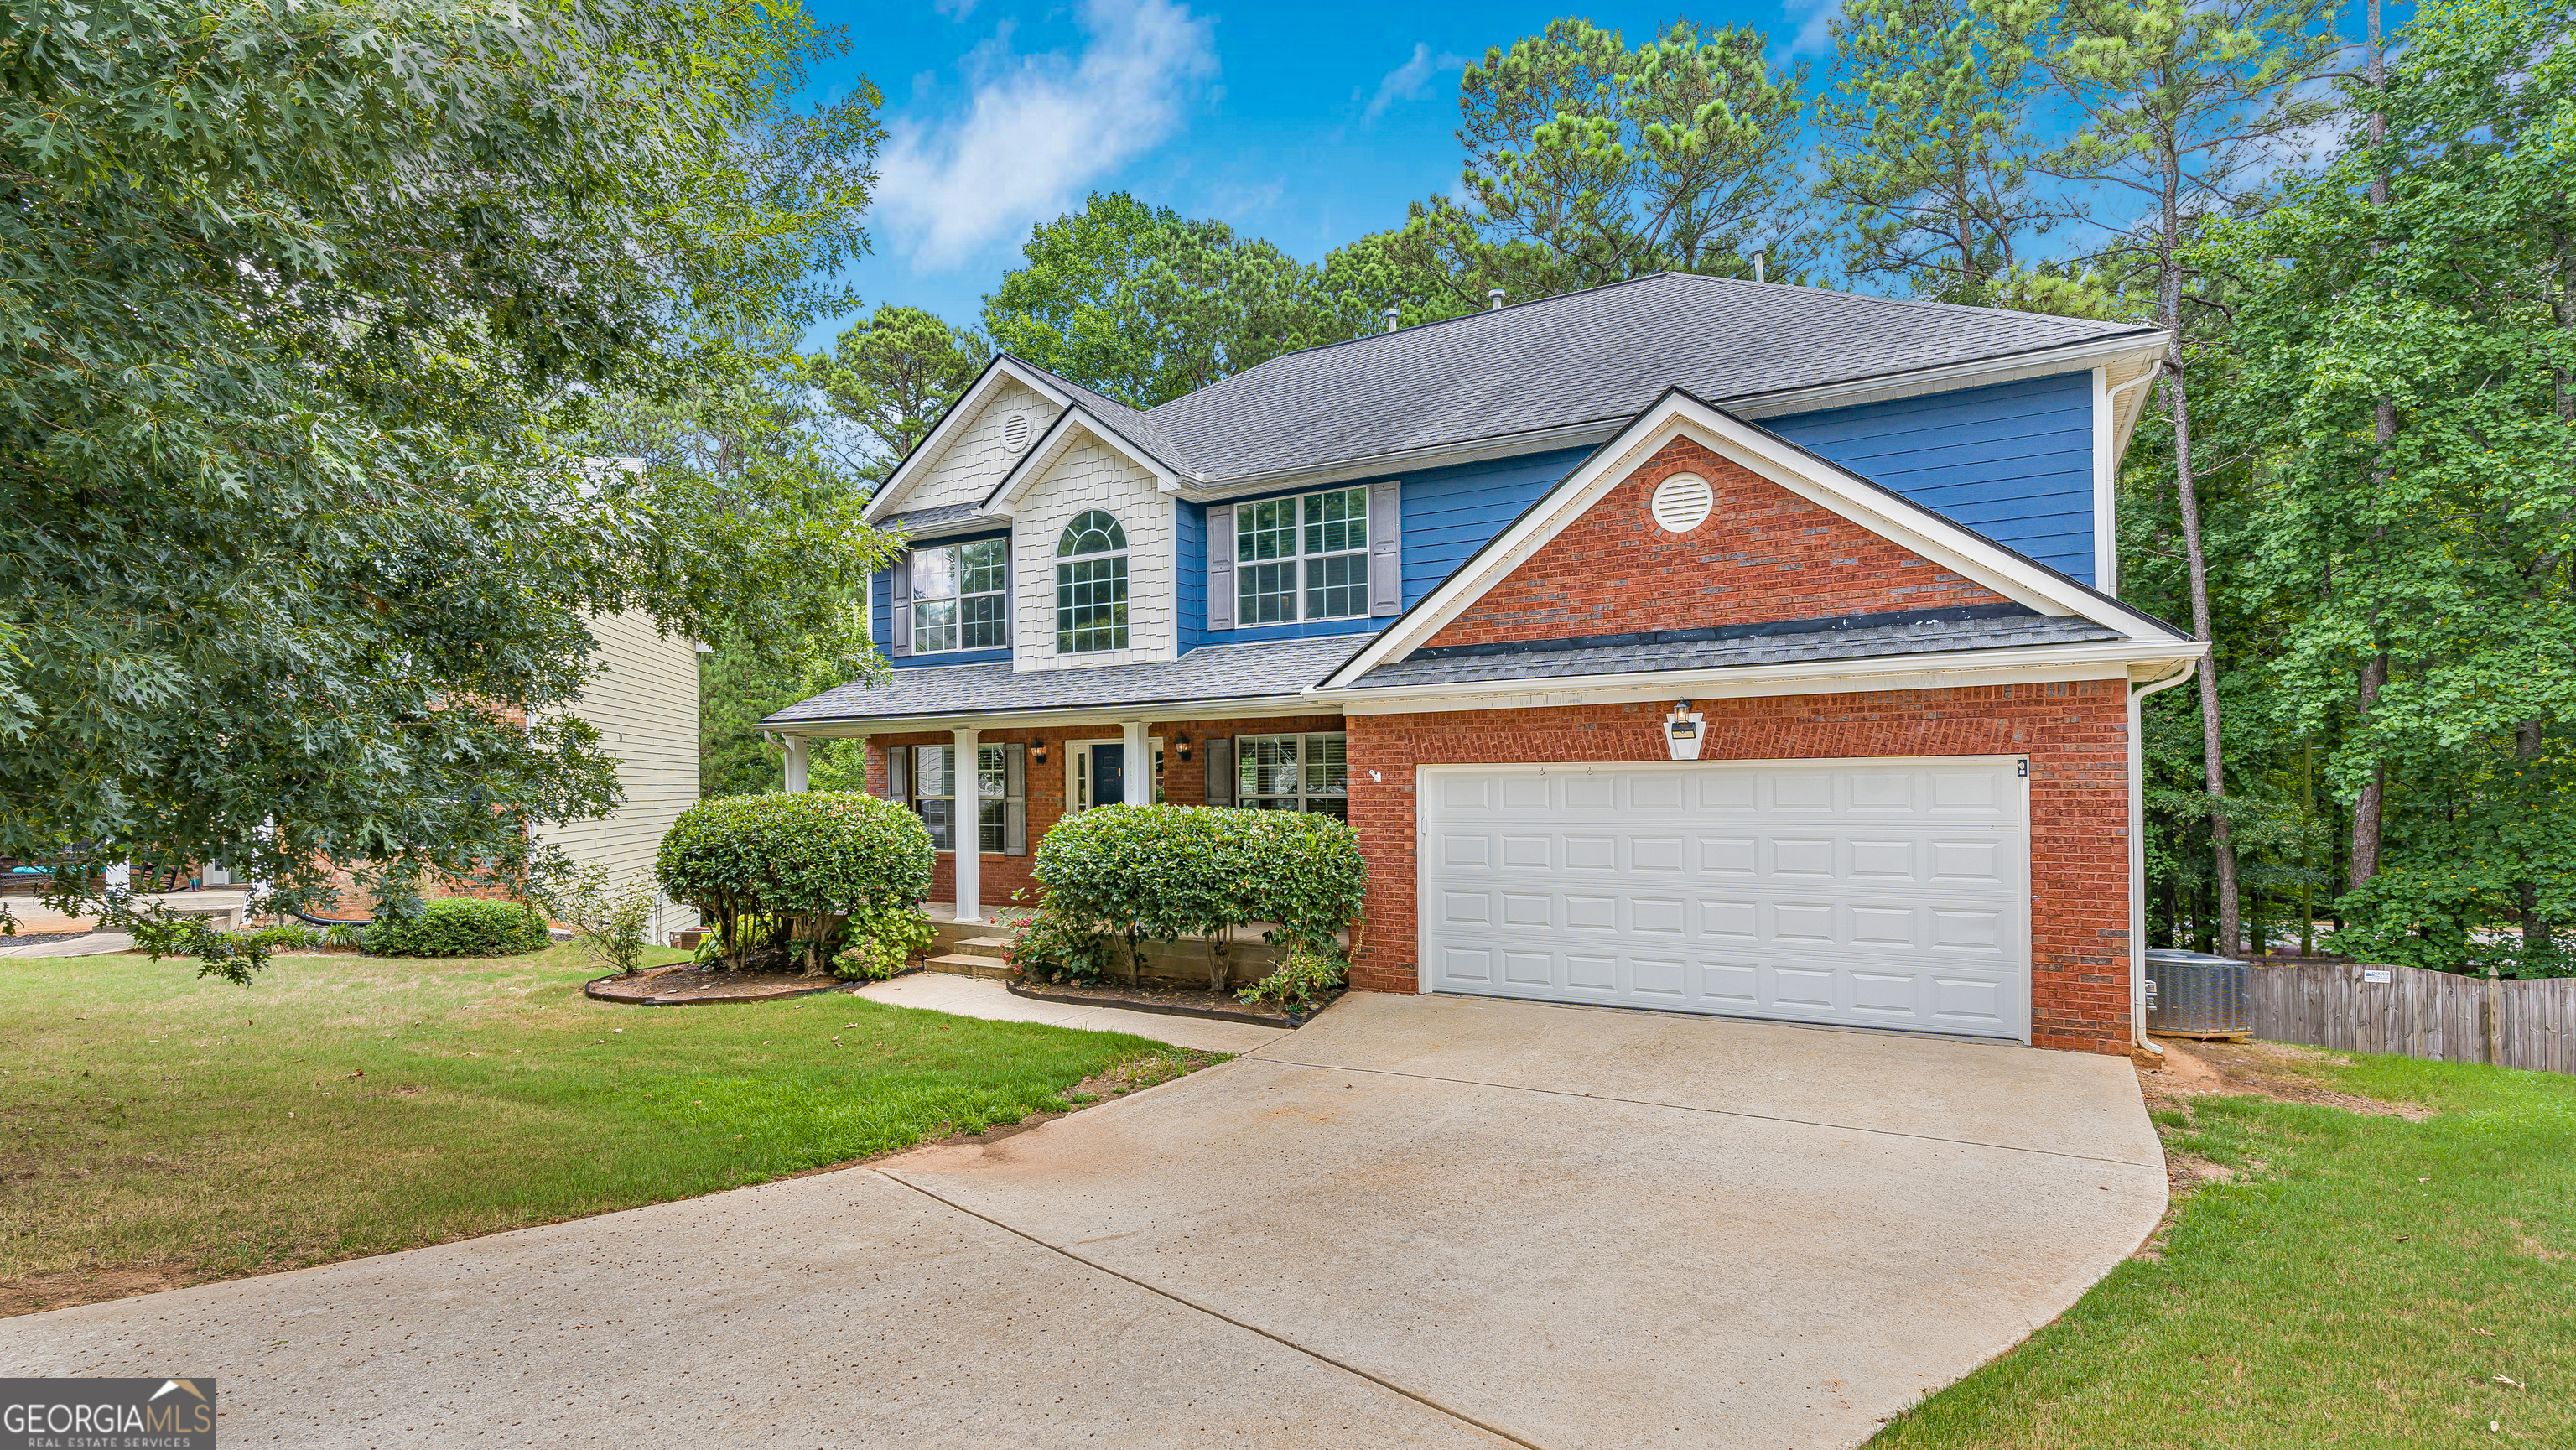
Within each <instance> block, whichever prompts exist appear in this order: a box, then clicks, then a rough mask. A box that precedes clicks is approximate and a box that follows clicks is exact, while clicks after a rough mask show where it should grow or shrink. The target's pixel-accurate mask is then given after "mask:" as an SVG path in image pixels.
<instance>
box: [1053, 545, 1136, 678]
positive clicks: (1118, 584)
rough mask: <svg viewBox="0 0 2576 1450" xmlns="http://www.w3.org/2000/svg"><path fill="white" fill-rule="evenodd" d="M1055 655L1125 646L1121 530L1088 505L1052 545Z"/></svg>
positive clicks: (1124, 551) (1124, 562)
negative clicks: (1053, 545)
mask: <svg viewBox="0 0 2576 1450" xmlns="http://www.w3.org/2000/svg"><path fill="white" fill-rule="evenodd" d="M1055 557H1056V566H1055V648H1056V653H1058V654H1080V653H1082V652H1084V651H1086V650H1101V649H1125V648H1126V647H1127V531H1126V530H1125V529H1122V528H1120V527H1119V526H1118V520H1116V519H1114V518H1112V517H1110V516H1109V514H1108V513H1107V511H1105V510H1102V509H1092V510H1089V511H1088V512H1086V513H1084V514H1083V515H1082V516H1081V517H1080V518H1077V519H1075V520H1074V521H1073V522H1072V523H1069V524H1067V525H1065V528H1064V537H1063V538H1061V539H1059V540H1057V541H1056V546H1055Z"/></svg>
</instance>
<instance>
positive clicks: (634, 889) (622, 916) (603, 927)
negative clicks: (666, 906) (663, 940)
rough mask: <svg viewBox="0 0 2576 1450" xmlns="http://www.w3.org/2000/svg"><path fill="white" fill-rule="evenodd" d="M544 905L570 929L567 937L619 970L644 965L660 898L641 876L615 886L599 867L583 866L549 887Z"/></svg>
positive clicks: (627, 970)
mask: <svg viewBox="0 0 2576 1450" xmlns="http://www.w3.org/2000/svg"><path fill="white" fill-rule="evenodd" d="M544 899H545V903H546V908H547V909H548V910H549V911H551V912H552V913H553V914H554V916H555V919H556V920H558V921H562V922H564V923H566V924H568V925H570V926H571V927H572V933H573V940H574V941H576V942H579V943H580V944H581V945H582V946H583V947H585V948H587V949H588V950H589V952H590V954H591V955H592V956H595V957H597V958H599V960H600V961H601V962H603V963H605V964H607V965H608V966H610V967H614V968H615V969H617V971H618V972H620V973H632V972H633V971H635V970H636V968H638V967H640V966H642V965H643V964H644V953H645V951H646V950H647V949H648V948H650V947H651V946H652V945H653V938H652V932H653V916H654V913H655V912H656V911H658V910H659V909H660V908H661V904H662V903H661V897H660V895H659V894H658V893H657V892H655V891H654V889H653V883H652V882H651V881H650V880H647V879H645V878H643V877H637V878H636V879H634V880H631V881H628V882H625V883H624V884H622V885H621V884H618V883H616V882H613V881H611V880H610V879H609V875H608V870H607V868H606V867H603V866H589V867H584V868H582V869H581V870H579V871H577V872H575V873H573V875H572V876H571V877H570V878H569V879H568V880H566V881H564V882H562V883H560V884H558V885H556V886H554V887H552V888H551V889H550V890H549V891H548V892H547V894H546V896H545V898H544Z"/></svg>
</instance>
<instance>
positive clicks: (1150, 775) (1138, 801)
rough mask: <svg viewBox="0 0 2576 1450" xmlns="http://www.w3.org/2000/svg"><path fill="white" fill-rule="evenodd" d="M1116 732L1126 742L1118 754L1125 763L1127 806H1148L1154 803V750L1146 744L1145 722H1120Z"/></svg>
mask: <svg viewBox="0 0 2576 1450" xmlns="http://www.w3.org/2000/svg"><path fill="white" fill-rule="evenodd" d="M1118 730H1119V733H1120V734H1121V735H1122V736H1123V737H1124V738H1125V741H1126V746H1125V749H1124V750H1122V751H1121V752H1120V753H1121V754H1122V755H1123V756H1124V757H1125V758H1126V762H1127V763H1126V765H1125V767H1124V769H1125V772H1126V776H1127V804H1129V805H1131V806H1150V805H1152V804H1153V803H1154V748H1153V746H1151V745H1149V744H1147V743H1146V740H1145V722H1144V721H1142V720H1122V721H1120V722H1119V724H1118Z"/></svg>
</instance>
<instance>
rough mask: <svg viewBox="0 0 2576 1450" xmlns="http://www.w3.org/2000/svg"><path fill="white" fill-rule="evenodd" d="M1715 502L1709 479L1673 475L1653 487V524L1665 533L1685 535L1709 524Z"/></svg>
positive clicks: (1690, 475) (1680, 474) (1689, 475)
mask: <svg viewBox="0 0 2576 1450" xmlns="http://www.w3.org/2000/svg"><path fill="white" fill-rule="evenodd" d="M1716 503H1717V496H1716V495H1715V494H1712V493H1711V492H1709V487H1708V480H1707V479H1705V478H1702V477H1700V476H1699V475H1698V474H1696V473H1676V474H1674V475H1673V476H1672V477H1670V478H1667V479H1665V480H1664V481H1663V482H1661V483H1659V484H1656V485H1655V499H1654V502H1653V504H1652V505H1650V507H1651V508H1652V509H1653V510H1654V515H1655V523H1656V525H1657V526H1658V527H1660V528H1662V529H1663V531H1664V532H1665V533H1668V534H1687V533H1689V532H1690V531H1691V530H1693V529H1695V528H1698V527H1699V526H1700V525H1701V524H1703V523H1706V522H1707V521H1708V512H1709V510H1710V509H1711V508H1712V507H1714V506H1715V505H1716Z"/></svg>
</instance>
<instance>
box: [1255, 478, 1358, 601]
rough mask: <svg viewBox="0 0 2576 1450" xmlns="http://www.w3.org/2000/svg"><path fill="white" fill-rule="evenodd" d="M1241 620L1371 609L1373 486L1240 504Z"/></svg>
mask: <svg viewBox="0 0 2576 1450" xmlns="http://www.w3.org/2000/svg"><path fill="white" fill-rule="evenodd" d="M1234 559H1235V564H1234V596H1235V604H1234V607H1235V624H1236V625H1237V626H1244V625H1256V624H1289V623H1294V622H1295V621H1297V620H1301V619H1355V618H1359V617H1361V616H1364V615H1366V614H1367V613H1368V608H1369V603H1368V490H1367V489H1366V488H1337V489H1332V490H1330V491H1328V492H1324V493H1309V494H1301V495H1299V496H1297V497H1295V498H1266V499H1263V500H1261V501H1260V502H1258V503H1241V504H1236V505H1235V506H1234Z"/></svg>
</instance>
